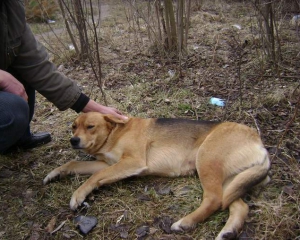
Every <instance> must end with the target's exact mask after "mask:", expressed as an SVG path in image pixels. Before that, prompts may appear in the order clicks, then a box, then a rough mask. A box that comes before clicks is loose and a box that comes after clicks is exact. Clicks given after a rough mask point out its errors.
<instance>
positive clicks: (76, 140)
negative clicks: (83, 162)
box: [70, 137, 80, 146]
mask: <svg viewBox="0 0 300 240" xmlns="http://www.w3.org/2000/svg"><path fill="white" fill-rule="evenodd" d="M70 142H71V144H72V146H77V145H78V144H79V143H80V138H79V137H72V138H71V139H70Z"/></svg>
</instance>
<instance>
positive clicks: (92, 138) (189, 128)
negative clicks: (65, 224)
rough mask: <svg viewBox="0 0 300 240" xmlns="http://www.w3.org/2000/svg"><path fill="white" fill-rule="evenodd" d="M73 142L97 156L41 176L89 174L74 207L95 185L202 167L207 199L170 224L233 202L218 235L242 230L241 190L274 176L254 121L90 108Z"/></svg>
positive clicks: (190, 221)
mask: <svg viewBox="0 0 300 240" xmlns="http://www.w3.org/2000/svg"><path fill="white" fill-rule="evenodd" d="M71 143H72V146H73V148H78V149H83V150H85V151H86V152H87V153H89V154H91V155H94V156H95V157H96V158H97V160H96V161H85V162H78V161H71V162H68V163H66V164H65V165H63V166H61V167H58V168H56V169H54V170H53V171H52V172H50V173H49V174H48V175H47V177H46V178H45V179H44V183H48V182H49V181H50V180H51V179H53V178H55V177H57V176H63V175H67V174H71V173H72V174H74V173H75V174H92V176H91V177H90V178H89V179H88V180H87V181H86V182H85V183H84V184H83V185H82V186H80V187H79V188H78V189H77V190H76V191H75V192H74V194H73V196H72V198H71V202H70V207H71V209H73V210H75V209H76V208H77V207H78V206H79V205H81V204H82V202H83V201H84V199H85V198H86V196H87V195H88V194H89V193H91V192H92V191H93V189H95V188H98V187H100V186H102V185H104V184H109V183H113V182H116V181H118V180H121V179H124V178H127V177H130V176H134V175H140V176H143V175H158V176H170V177H177V176H184V175H190V174H193V173H194V172H195V171H197V173H198V175H199V178H200V181H201V184H202V188H203V192H204V193H203V201H202V203H201V205H200V207H199V208H198V209H196V210H195V211H194V212H192V213H190V214H189V215H187V216H185V217H183V218H181V219H180V220H179V221H177V222H175V223H174V224H173V225H172V227H171V228H172V230H175V231H178V230H187V229H190V228H193V227H195V225H196V224H197V223H198V222H202V221H204V220H205V219H206V218H207V217H209V216H210V215H211V214H212V213H213V212H215V211H216V210H218V209H220V208H222V209H226V208H227V207H229V211H230V216H229V219H228V221H227V223H226V225H225V226H224V228H223V229H222V231H221V232H220V233H219V235H218V236H217V238H216V239H229V238H233V237H235V236H236V235H237V234H238V233H239V231H240V230H241V228H242V226H243V223H244V220H245V218H246V217H247V214H248V205H247V204H246V203H244V201H243V200H242V199H241V197H242V196H243V195H244V194H245V193H246V192H247V191H248V190H249V189H250V188H251V187H254V186H256V185H259V184H265V183H267V182H268V181H269V177H268V171H269V168H270V161H269V157H268V153H267V151H266V149H265V148H264V146H263V143H262V141H261V139H260V137H259V136H258V134H257V133H256V131H255V130H254V129H252V128H249V127H247V126H245V125H242V124H237V123H232V122H225V123H216V122H201V121H191V120H179V119H140V118H130V119H129V120H128V121H126V122H125V121H122V120H119V119H117V118H115V117H113V116H111V115H102V114H100V113H87V114H82V115H80V116H79V117H78V118H77V119H76V120H75V122H74V124H73V137H72V138H71Z"/></svg>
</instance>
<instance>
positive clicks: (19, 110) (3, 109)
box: [0, 86, 35, 154]
mask: <svg viewBox="0 0 300 240" xmlns="http://www.w3.org/2000/svg"><path fill="white" fill-rule="evenodd" d="M25 89H26V93H27V95H28V102H26V101H25V100H24V99H23V98H21V97H19V96H17V95H14V94H11V93H8V92H3V91H1V90H0V154H4V153H5V152H6V151H7V150H8V149H9V148H10V147H12V146H14V145H22V144H23V143H25V142H26V141H27V140H28V139H29V138H30V136H31V132H30V126H29V124H30V121H31V119H32V117H33V114H34V104H35V90H34V89H33V88H31V87H29V86H28V87H25Z"/></svg>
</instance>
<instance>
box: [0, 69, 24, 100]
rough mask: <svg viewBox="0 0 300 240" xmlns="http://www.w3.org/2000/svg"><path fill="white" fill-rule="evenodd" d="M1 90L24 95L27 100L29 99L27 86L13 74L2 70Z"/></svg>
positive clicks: (0, 71)
mask: <svg viewBox="0 0 300 240" xmlns="http://www.w3.org/2000/svg"><path fill="white" fill-rule="evenodd" d="M0 90H1V91H4V92H9V93H12V94H15V95H18V96H20V97H22V98H23V99H24V100H25V101H27V100H28V96H27V94H26V91H25V88H24V86H23V84H22V83H20V82H19V81H18V80H17V79H16V78H15V77H14V76H13V75H11V74H10V73H8V72H6V71H3V70H0Z"/></svg>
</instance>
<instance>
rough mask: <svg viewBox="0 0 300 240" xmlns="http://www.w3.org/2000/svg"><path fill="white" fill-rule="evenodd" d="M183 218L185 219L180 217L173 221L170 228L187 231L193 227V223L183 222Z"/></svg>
mask: <svg viewBox="0 0 300 240" xmlns="http://www.w3.org/2000/svg"><path fill="white" fill-rule="evenodd" d="M184 220H185V218H182V219H180V220H179V221H177V222H175V223H173V224H172V226H171V230H172V231H176V232H183V231H189V230H191V229H193V228H195V225H194V224H191V223H189V224H188V223H185V221H184Z"/></svg>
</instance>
